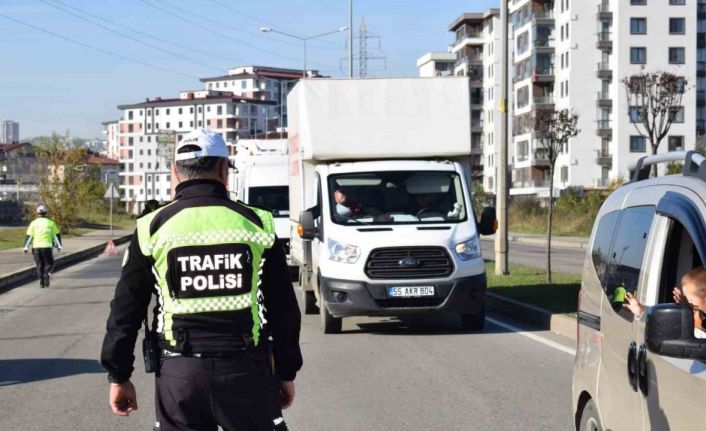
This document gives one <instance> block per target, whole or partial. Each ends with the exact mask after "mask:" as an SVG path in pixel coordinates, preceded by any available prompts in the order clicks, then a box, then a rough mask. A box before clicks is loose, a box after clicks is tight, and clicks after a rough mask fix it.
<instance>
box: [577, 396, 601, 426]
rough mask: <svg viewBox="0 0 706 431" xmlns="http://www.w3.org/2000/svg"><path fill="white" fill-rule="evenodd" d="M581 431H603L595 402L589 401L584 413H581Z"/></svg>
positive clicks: (584, 407)
mask: <svg viewBox="0 0 706 431" xmlns="http://www.w3.org/2000/svg"><path fill="white" fill-rule="evenodd" d="M579 431H603V426H602V425H601V419H600V418H599V417H598V412H597V411H596V405H595V404H593V400H588V402H587V403H586V405H585V406H583V411H582V412H581V421H580V422H579Z"/></svg>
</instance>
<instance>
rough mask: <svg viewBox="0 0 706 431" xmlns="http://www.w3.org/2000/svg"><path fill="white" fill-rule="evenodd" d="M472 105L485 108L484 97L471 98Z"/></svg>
mask: <svg viewBox="0 0 706 431" xmlns="http://www.w3.org/2000/svg"><path fill="white" fill-rule="evenodd" d="M471 105H475V106H481V107H482V106H483V97H482V96H481V97H473V96H471Z"/></svg>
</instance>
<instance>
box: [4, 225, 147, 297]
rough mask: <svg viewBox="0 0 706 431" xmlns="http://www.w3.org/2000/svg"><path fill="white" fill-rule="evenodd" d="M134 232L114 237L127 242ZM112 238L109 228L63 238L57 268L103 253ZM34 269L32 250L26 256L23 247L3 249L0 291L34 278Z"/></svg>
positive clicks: (117, 232)
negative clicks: (102, 250)
mask: <svg viewBox="0 0 706 431" xmlns="http://www.w3.org/2000/svg"><path fill="white" fill-rule="evenodd" d="M132 233H133V230H132V229H116V230H114V231H113V238H112V239H113V241H114V242H116V243H122V242H126V241H128V240H129V236H130V235H132ZM110 239H111V237H110V230H95V231H92V232H88V233H87V234H85V235H81V236H77V237H71V238H66V239H63V241H62V242H63V243H64V244H63V245H64V247H63V250H62V251H61V253H57V252H56V250H55V251H54V259H55V269H59V268H61V267H64V266H67V265H70V264H72V263H75V262H78V261H80V260H83V259H85V258H88V257H91V256H95V255H97V254H100V251H101V249H102V248H103V247H105V244H106V243H107V242H108V240H110ZM34 269H35V264H34V259H33V257H32V254H31V252H30V253H27V254H26V255H25V254H24V253H22V248H11V249H7V250H0V292H2V291H4V290H6V289H8V288H10V287H12V286H13V285H15V284H17V283H19V282H27V281H29V280H32V279H33V278H34Z"/></svg>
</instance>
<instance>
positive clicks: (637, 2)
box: [630, 0, 647, 6]
mask: <svg viewBox="0 0 706 431" xmlns="http://www.w3.org/2000/svg"><path fill="white" fill-rule="evenodd" d="M630 4H631V5H633V6H645V5H646V4H647V0H630Z"/></svg>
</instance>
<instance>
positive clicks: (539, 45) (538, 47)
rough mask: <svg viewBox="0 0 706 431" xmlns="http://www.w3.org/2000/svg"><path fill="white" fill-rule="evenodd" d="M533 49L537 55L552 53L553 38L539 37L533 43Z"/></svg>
mask: <svg viewBox="0 0 706 431" xmlns="http://www.w3.org/2000/svg"><path fill="white" fill-rule="evenodd" d="M534 49H535V51H536V52H537V53H550V52H554V38H552V37H541V38H537V39H535V41H534Z"/></svg>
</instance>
